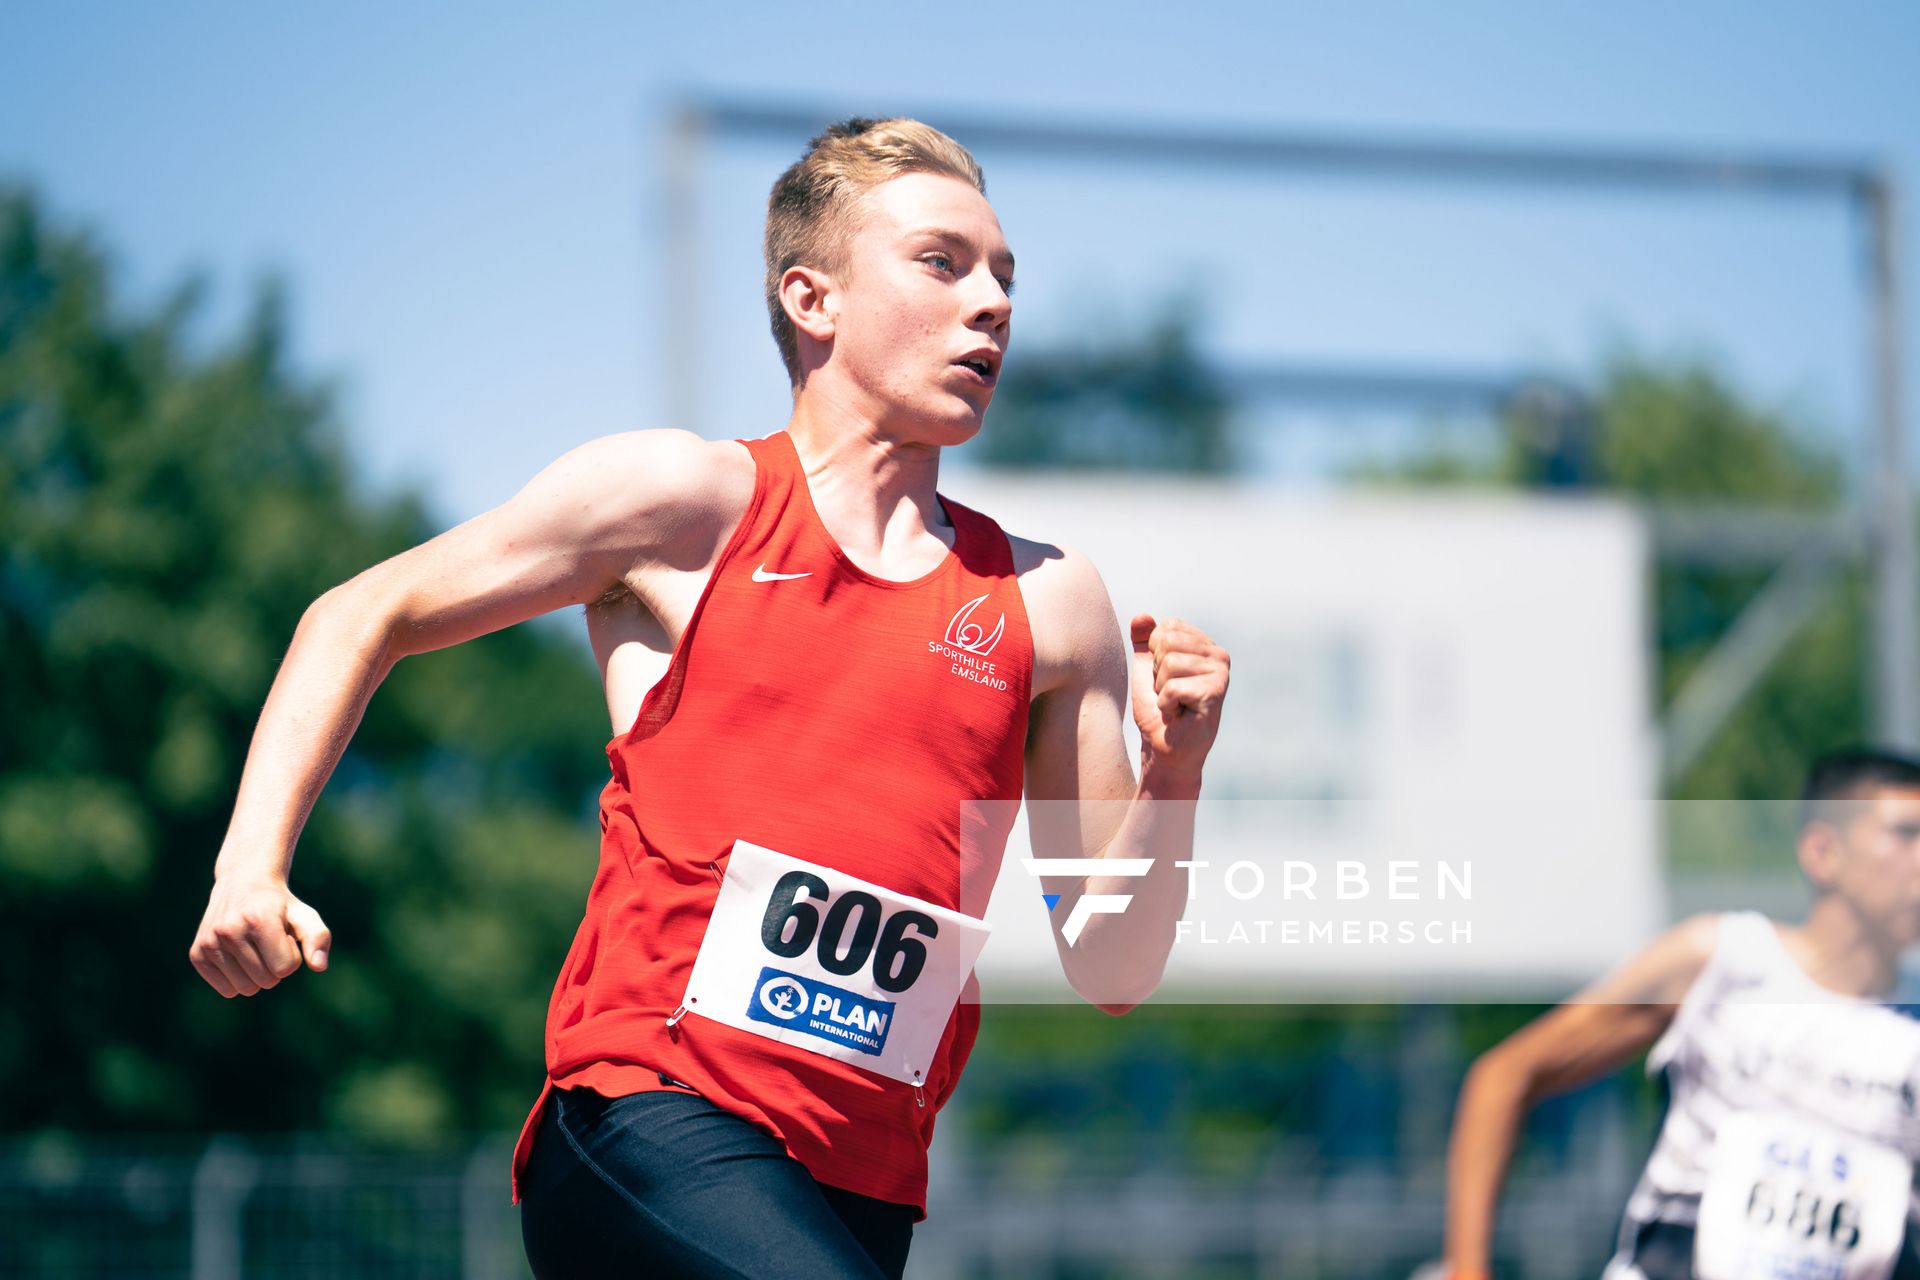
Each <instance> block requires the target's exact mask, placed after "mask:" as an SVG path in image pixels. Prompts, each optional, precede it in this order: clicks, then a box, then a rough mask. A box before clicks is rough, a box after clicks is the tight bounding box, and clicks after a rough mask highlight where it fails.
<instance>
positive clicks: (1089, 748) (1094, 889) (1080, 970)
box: [1022, 552, 1230, 1014]
mask: <svg viewBox="0 0 1920 1280" xmlns="http://www.w3.org/2000/svg"><path fill="white" fill-rule="evenodd" d="M1047 568H1048V569H1049V570H1051V572H1048V573H1044V574H1036V575H1035V580H1034V581H1032V582H1030V583H1023V584H1022V585H1023V588H1024V589H1025V593H1026V594H1027V596H1028V602H1029V611H1030V613H1031V614H1032V616H1033V621H1034V646H1035V673H1036V676H1037V677H1039V678H1041V679H1044V680H1045V681H1047V683H1045V684H1037V685H1036V687H1037V688H1039V689H1041V690H1042V692H1040V693H1039V695H1038V696H1036V697H1035V699H1034V702H1033V712H1032V718H1031V720H1030V722H1029V727H1028V733H1027V786H1026V790H1027V804H1028V830H1029V831H1030V832H1031V834H1032V838H1033V849H1034V853H1035V856H1037V857H1056V858H1057V857H1073V856H1080V857H1087V858H1129V859H1137V858H1149V859H1151V860H1152V863H1153V865H1152V868H1151V870H1150V871H1149V872H1148V874H1147V875H1145V876H1142V877H1133V876H1110V875H1097V874H1096V875H1089V876H1085V877H1081V878H1078V879H1057V880H1055V879H1049V880H1045V881H1043V884H1044V886H1045V888H1046V890H1047V892H1049V893H1059V894H1060V895H1061V898H1060V902H1059V903H1058V904H1057V905H1056V906H1055V907H1054V909H1053V912H1052V918H1053V921H1054V946H1055V948H1056V949H1057V950H1058V951H1059V954H1060V964H1061V967H1062V969H1063V970H1064V971H1065V973H1066V976H1067V981H1068V983H1069V984H1070V985H1071V986H1072V987H1073V989H1074V990H1075V991H1076V992H1077V993H1078V994H1079V995H1080V997H1081V998H1082V999H1084V1000H1086V1001H1088V1002H1089V1003H1090V1004H1094V1005H1097V1006H1098V1007H1099V1008H1101V1009H1103V1010H1105V1011H1106V1012H1108V1013H1112V1014H1122V1013H1126V1012H1127V1011H1128V1010H1130V1009H1132V1008H1133V1007H1134V1006H1135V1005H1137V1004H1139V1003H1140V1002H1141V1001H1142V1000H1145V999H1146V998H1147V997H1148V996H1149V995H1151V994H1153V990H1154V988H1155V987H1157V986H1158V985H1159V983H1160V976H1161V974H1162V973H1163V972H1164V971H1165V969H1166V964H1167V956H1168V953H1169V952H1171V950H1172V949H1173V941H1174V936H1175V926H1176V925H1177V924H1178V923H1179V920H1180V916H1181V914H1182V913H1183V912H1184V911H1185V910H1186V904H1187V871H1186V870H1185V869H1183V868H1181V867H1178V866H1176V865H1175V864H1176V863H1179V862H1185V861H1188V860H1190V859H1191V858H1192V856H1193V810H1194V802H1195V801H1196V800H1197V799H1198V798H1199V795H1200V775H1201V771H1202V768H1203V767H1204V765H1205V764H1206V758H1207V753H1208V752H1209V751H1210V750H1211V749H1212V747H1213V740H1214V736H1215V734H1216V733H1217V732H1218V730H1219V726H1220V713H1221V708H1222V705H1223V703H1224V702H1225V699H1226V694H1227V682H1228V673H1229V665H1230V659H1229V657H1228V654H1227V651H1226V650H1225V649H1223V648H1221V647H1220V646H1219V645H1217V644H1214V643H1213V641H1212V640H1210V639H1209V638H1208V637H1207V635H1206V634H1205V633H1204V632H1202V631H1201V630H1200V629H1199V628H1197V627H1194V626H1192V625H1190V624H1188V623H1185V622H1182V621H1180V620H1178V619H1174V618H1168V619H1165V620H1162V621H1158V622H1156V621H1155V620H1154V619H1153V618H1152V617H1149V616H1147V615H1145V614H1141V615H1139V616H1136V617H1135V618H1134V619H1133V620H1132V623H1131V626H1130V628H1129V630H1130V633H1131V638H1132V650H1133V652H1132V656H1131V659H1129V657H1128V653H1127V645H1126V643H1125V642H1124V641H1123V640H1122V639H1121V635H1120V629H1119V626H1118V624H1117V619H1116V618H1115V616H1114V612H1113V605H1112V603H1111V602H1110V601H1109V600H1108V598H1107V591H1106V586H1105V584H1104V583H1102V582H1101V581H1100V576H1099V574H1098V573H1097V572H1095V571H1094V568H1093V566H1092V564H1091V563H1089V562H1088V561H1087V560H1086V559H1085V558H1083V557H1081V556H1079V555H1077V554H1074V553H1071V552H1069V553H1066V554H1065V555H1064V556H1062V557H1061V558H1059V559H1058V560H1056V561H1054V562H1053V563H1052V564H1050V565H1048V566H1047ZM1129 683H1131V705H1132V712H1133V718H1134V723H1135V724H1136V725H1137V726H1138V727H1139V729H1140V740H1141V741H1140V775H1139V779H1138V781H1137V782H1136V781H1135V777H1134V772H1133V767H1132V764H1131V762H1130V761H1129V760H1128V759H1127V751H1126V739H1125V736H1124V725H1123V722H1122V717H1123V716H1124V715H1125V714H1126V713H1127V711H1126V709H1127V706H1128V703H1129ZM1063 802H1077V803H1063ZM1087 895H1124V896H1126V897H1128V898H1130V899H1131V900H1130V901H1129V902H1128V903H1127V904H1126V907H1125V909H1124V910H1119V911H1110V912H1102V913H1099V914H1092V915H1088V916H1086V917H1085V918H1084V919H1083V921H1082V922H1081V923H1082V931H1081V932H1080V934H1079V936H1078V938H1077V939H1075V940H1074V941H1073V942H1072V943H1071V944H1069V942H1068V940H1067V938H1066V936H1065V931H1064V928H1063V926H1064V925H1065V923H1066V922H1067V921H1069V920H1071V919H1072V918H1073V914H1074V910H1075V908H1076V907H1077V906H1078V904H1079V902H1080V899H1081V898H1082V897H1084V896H1087Z"/></svg>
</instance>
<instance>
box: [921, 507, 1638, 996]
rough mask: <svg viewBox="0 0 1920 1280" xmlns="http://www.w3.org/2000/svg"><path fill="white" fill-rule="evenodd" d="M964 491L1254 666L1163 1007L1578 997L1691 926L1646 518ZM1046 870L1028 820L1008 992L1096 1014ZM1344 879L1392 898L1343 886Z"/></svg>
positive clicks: (1011, 911)
mask: <svg viewBox="0 0 1920 1280" xmlns="http://www.w3.org/2000/svg"><path fill="white" fill-rule="evenodd" d="M944 487H946V488H947V489H948V490H949V491H951V492H952V493H953V495H954V496H955V497H956V498H957V499H959V500H961V501H963V502H966V503H968V504H969V505H972V506H975V507H977V508H978V509H980V510H983V511H986V512H989V513H991V514H992V515H993V516H994V517H995V518H996V519H998V520H999V521H1000V522H1001V523H1002V524H1003V525H1005V526H1006V527H1007V528H1008V529H1009V530H1010V531H1012V532H1015V533H1021V534H1028V535H1038V536H1050V537H1053V538H1057V539H1061V540H1064V541H1066V542H1068V543H1070V544H1071V545H1073V546H1075V547H1077V548H1078V549H1080V550H1081V551H1084V552H1085V553H1086V554H1087V555H1089V556H1090V557H1092V559H1093V560H1094V562H1095V564H1096V565H1098V566H1099V568H1100V570H1101V573H1102V574H1103V575H1104V577H1105V578H1106V582H1107V586H1108V588H1109V590H1110V592H1111V594H1112V597H1113V600H1114V606H1115V608H1116V610H1118V611H1119V613H1120V617H1121V623H1122V625H1123V626H1124V625H1125V623H1126V619H1127V618H1128V616H1129V615H1131V614H1132V613H1134V612H1151V613H1155V614H1157V615H1160V616H1167V615H1177V616H1182V617H1187V618H1190V619H1192V620H1193V621H1194V622H1195V623H1196V624H1198V625H1201V626H1203V627H1204V628H1205V629H1206V630H1207V631H1209V632H1210V633H1211V634H1212V635H1213V636H1214V637H1216V638H1217V639H1218V640H1220V641H1221V642H1222V643H1223V644H1225V645H1227V646H1228V647H1229V648H1230V649H1231V650H1232V652H1233V655H1234V669H1233V691H1232V694H1231V696H1230V699H1229V705H1228V708H1227V712H1226V716H1225V718H1224V721H1223V725H1222V730H1221V736H1220V740H1219V743H1218V745H1217V747H1216V749H1215V751H1214V754H1213V757H1212V760H1211V762H1210V763H1209V766H1208V773H1207V787H1206V795H1205V797H1204V799H1203V801H1202V808H1201V813H1200V816H1199V823H1200V827H1199V836H1198V840H1197V844H1198V847H1197V849H1196V853H1195V856H1196V858H1199V859H1204V860H1206V861H1207V862H1208V863H1210V864H1211V865H1210V866H1209V867H1207V868H1206V869H1204V870H1202V869H1195V870H1194V871H1193V872H1192V873H1191V874H1193V875H1194V876H1196V877H1197V879H1196V881H1195V882H1194V897H1193V899H1192V900H1191V901H1190V903H1189V906H1188V914H1187V919H1188V922H1189V923H1188V925H1187V927H1186V930H1185V934H1184V936H1183V937H1182V939H1181V941H1180V942H1179V943H1178V944H1177V945H1176V947H1175V950H1174V958H1173V962H1172V964H1171V965H1170V967H1169V970H1168V977H1167V981H1166V984H1165V986H1164V987H1163V998H1169V997H1171V998H1174V999H1192V1000H1214V999H1219V1000H1235V1001H1240V1000H1270V999H1303V1000H1314V999H1350V998H1368V997H1379V998H1385V999H1435V1000H1449V999H1456V998H1458V999H1470V998H1471V999H1487V998H1505V997H1511V998H1519V999H1527V998H1554V997H1558V996H1562V995H1564V994H1566V992H1567V991H1568V990H1569V989H1570V988H1571V987H1573V986H1575V985H1577V984H1579V983H1581V982H1584V981H1586V980H1588V979H1590V978H1592V977H1593V976H1595V975H1597V974H1599V973H1600V972H1602V971H1604V970H1606V969H1608V968H1610V967H1611V966H1613V965H1614V964H1616V963H1618V962H1619V961H1620V960H1621V959H1622V958H1624V957H1625V956H1626V955H1627V954H1629V953H1630V952H1631V951H1632V950H1633V949H1634V948H1635V947H1636V946H1637V945H1638V944H1639V943H1641V942H1643V941H1644V940H1645V939H1646V938H1647V937H1649V936H1650V935H1651V934H1652V933H1653V932H1655V931H1656V930H1657V929H1659V928H1660V927H1661V926H1663V925H1664V924H1665V923H1666V920H1667V918H1668V917H1667V903H1666V890H1665V883H1664V878H1663V875H1662V868H1661V864H1660V859H1659V856H1658V849H1659V834H1658V823H1659V817H1658V810H1657V803H1656V792H1657V787H1658V776H1659V775H1658V770H1657V760H1656V743H1657V733H1656V728H1655V725H1654V722H1653V714H1652V693H1653V689H1652V673H1651V671H1650V667H1649V635H1650V631H1649V624H1648V616H1647V610H1648V604H1647V582H1646V566H1647V564H1648V556H1649V550H1648V546H1647V537H1646V535H1645V531H1644V529H1643V527H1642V525H1641V522H1640V521H1639V520H1638V519H1637V518H1636V517H1635V516H1634V514H1633V513H1632V512H1631V511H1630V510H1629V509H1628V508H1626V507H1624V506H1620V505H1616V504H1613V503H1609V502H1598V501H1591V500H1585V499H1582V500H1573V501H1566V500H1561V501H1540V500H1530V499H1524V498H1506V497H1494V496H1484V497H1471V498H1463V497H1457V496H1456V497H1433V496H1424V495H1407V496H1391V495H1389V496H1367V497H1355V496H1349V495H1342V496H1334V497H1325V498H1312V497H1300V496H1296V495H1288V494H1276V493H1274V492H1272V491H1269V490H1262V489H1260V488H1256V487H1242V486H1233V485H1222V484H1214V483H1197V482H1186V481H1152V482H1148V481H1142V480H1135V479H1126V480H1119V479H1115V478H1111V477H1104V478H1088V477H1058V478H1052V477H1050V478H1044V479H1042V478H1021V479H1017V480H1016V479H1009V478H1004V477H998V476H988V475H983V474H981V473H977V472H974V473H957V474H954V475H952V476H950V477H949V479H948V482H947V484H946V485H945V486H944ZM1027 852H1028V846H1027V835H1026V831H1025V829H1024V822H1023V824H1022V827H1021V828H1020V829H1017V830H1016V831H1015V833H1014V837H1013V840H1012V842H1011V843H1010V844H1009V846H1008V856H1007V860H1006V863H1005V865H1004V869H1003V870H1002V872H1001V876H1000V879H999V882H998V885H997V887H996V888H995V891H994V893H993V900H992V904H991V907H990V909H989V910H988V913H987V919H988V921H989V923H991V924H992V925H993V927H994V935H993V938H992V940H991V941H990V942H989V944H988V946H987V949H986V952H985V955H984V956H983V958H982V961H981V964H980V969H979V973H980V977H981V981H982V984H983V991H984V997H985V999H987V1000H989V1001H1000V1000H1052V999H1072V998H1073V997H1072V995H1071V993H1069V992H1068V991H1067V989H1066V987H1065V984H1064V981H1063V980H1062V979H1061V977H1060V966H1059V963H1058V960H1057V958H1056V956H1055V954H1054V944H1053V941H1052V937H1051V932H1050V930H1049V929H1048V928H1047V911H1048V908H1047V906H1046V904H1044V903H1043V902H1042V900H1041V895H1040V886H1039V884H1038V883H1037V881H1036V879H1035V878H1034V876H1033V875H1032V874H1031V873H1030V872H1029V871H1028V870H1027V869H1026V868H1025V867H1024V866H1023V865H1022V862H1021V858H1022V855H1024V854H1026V853H1027ZM1042 852H1043V853H1045V854H1048V855H1051V856H1061V855H1063V854H1067V853H1070V852H1072V851H1066V850H1044V851H1042ZM1235 862H1246V863H1251V864H1254V866H1253V867H1240V868H1237V869H1233V870H1232V871H1231V873H1230V872H1229V866H1230V864H1232V863H1235ZM1342 863H1345V864H1347V867H1346V870H1345V872H1344V874H1345V876H1346V881H1345V885H1346V888H1347V890H1348V891H1349V893H1352V892H1353V891H1354V890H1356V889H1358V888H1359V887H1360V885H1361V884H1362V883H1364V884H1365V886H1366V894H1365V896H1364V897H1348V898H1346V899H1342V898H1340V897H1338V896H1337V895H1338V891H1339V888H1340V886H1341V883H1342V882H1341V879H1340V877H1341V875H1342V871H1341V866H1340V864H1342ZM1390 863H1401V864H1403V865H1401V866H1400V867H1399V868H1397V872H1398V878H1397V879H1395V878H1394V874H1395V871H1396V869H1395V868H1392V867H1390V866H1389V864H1390ZM1442 863H1444V864H1446V870H1444V871H1443V870H1442V869H1441V867H1440V865H1439V864H1442ZM1289 864H1290V865H1289ZM1406 864H1411V865H1406ZM1356 868H1357V870H1356ZM1463 878H1464V879H1465V881H1466V886H1465V893H1463V891H1462V890H1463V886H1462V880H1463ZM1309 879H1311V880H1312V882H1313V888H1314V890H1315V897H1314V898H1312V899H1308V898H1306V897H1305V896H1304V894H1303V892H1302V886H1303V885H1304V884H1305V883H1306V882H1307V881H1308V880H1309ZM1289 885H1291V886H1292V888H1293V893H1292V894H1291V895H1289V894H1287V893H1286V892H1285V891H1286V889H1287V887H1288V886H1289ZM1390 888H1393V889H1398V890H1399V891H1401V892H1402V893H1405V892H1409V891H1411V892H1412V893H1414V894H1415V895H1416V896H1414V897H1412V898H1405V897H1401V898H1395V897H1391V896H1389V890H1390ZM1442 895H1444V896H1442ZM1467 895H1470V896H1467ZM1263 922H1264V924H1263ZM1289 922H1291V923H1289ZM1350 922H1351V923H1350ZM1316 923H1317V924H1318V925H1320V927H1321V931H1320V932H1318V933H1316V932H1315V930H1314V928H1313V926H1314V925H1315V924H1316ZM1462 925H1464V926H1465V931H1464V933H1463V932H1462V929H1461V928H1460V926H1462ZM1382 926H1385V927H1386V929H1387V931H1388V937H1389V939H1390V940H1388V941H1385V942H1382V941H1380V931H1381V928H1382ZM1408 932H1411V933H1412V934H1413V935H1414V936H1413V938H1412V940H1411V941H1406V940H1403V939H1404V938H1405V937H1406V935H1407V934H1408ZM1329 935H1331V936H1329Z"/></svg>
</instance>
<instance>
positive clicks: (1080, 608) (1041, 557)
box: [1007, 533, 1120, 687]
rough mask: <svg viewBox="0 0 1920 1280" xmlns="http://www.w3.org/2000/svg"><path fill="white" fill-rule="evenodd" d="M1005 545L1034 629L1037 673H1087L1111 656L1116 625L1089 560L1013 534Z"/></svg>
mask: <svg viewBox="0 0 1920 1280" xmlns="http://www.w3.org/2000/svg"><path fill="white" fill-rule="evenodd" d="M1007 543H1008V545H1009V546H1010V547H1011V548H1012V549H1013V569H1014V574H1015V576H1016V577H1017V579H1018V581H1019V583H1020V598H1021V602H1022V603H1023V604H1024V605H1025V606H1026V610H1027V621H1028V624H1029V626H1030V627H1031V628H1032V632H1033V644H1034V659H1035V667H1036V676H1038V675H1039V674H1040V673H1042V672H1045V671H1047V670H1049V669H1054V668H1067V667H1071V668H1077V669H1081V670H1084V671H1091V670H1094V669H1096V668H1097V667H1098V666H1099V664H1100V663H1101V662H1102V661H1104V660H1110V659H1111V658H1112V657H1113V656H1114V653H1115V652H1116V651H1117V650H1118V647H1119V633H1120V624H1119V621H1118V620H1117V619H1116V618H1115V616H1114V612H1113V601H1112V599H1111V598H1110V597H1109V596H1108V594H1107V584H1106V583H1105V582H1104V581H1103V580H1102V579H1101V577H1100V571H1099V570H1098V569H1096V568H1095V567H1094V564H1093V561H1092V560H1090V559H1088V558H1087V557H1086V555H1085V554H1083V553H1082V552H1080V551H1079V550H1077V549H1076V548H1073V547H1069V546H1066V545H1064V544H1062V543H1055V542H1041V541H1038V540H1036V539H1033V538H1023V537H1020V536H1018V535H1016V534H1012V533H1009V534H1008V535H1007ZM1062 674H1064V671H1063V672H1062ZM1036 687H1041V684H1040V682H1038V681H1037V682H1036Z"/></svg>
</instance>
